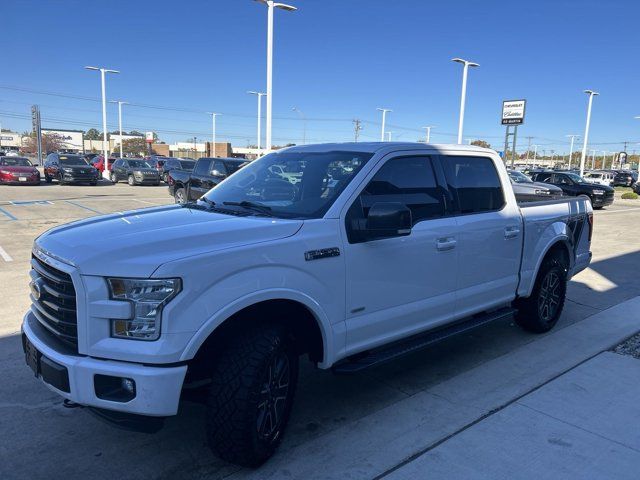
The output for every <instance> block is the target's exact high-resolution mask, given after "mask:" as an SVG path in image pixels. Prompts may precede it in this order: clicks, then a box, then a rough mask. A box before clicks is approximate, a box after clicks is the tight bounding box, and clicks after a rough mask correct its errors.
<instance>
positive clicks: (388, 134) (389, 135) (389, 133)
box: [387, 132, 393, 142]
mask: <svg viewBox="0 0 640 480" xmlns="http://www.w3.org/2000/svg"><path fill="white" fill-rule="evenodd" d="M392 133H393V132H387V142H390V141H391V134H392Z"/></svg>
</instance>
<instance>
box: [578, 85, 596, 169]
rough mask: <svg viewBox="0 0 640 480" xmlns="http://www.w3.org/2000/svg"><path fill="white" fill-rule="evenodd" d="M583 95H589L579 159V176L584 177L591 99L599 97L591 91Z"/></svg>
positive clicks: (586, 91)
mask: <svg viewBox="0 0 640 480" xmlns="http://www.w3.org/2000/svg"><path fill="white" fill-rule="evenodd" d="M584 93H586V94H588V95H589V104H588V106H587V124H586V125H585V128H584V143H583V144H582V157H581V158H580V176H581V177H582V176H583V175H584V162H585V160H586V158H587V145H588V142H589V124H590V123H591V105H592V103H593V97H594V96H596V95H600V94H599V93H598V92H594V91H593V90H585V91H584Z"/></svg>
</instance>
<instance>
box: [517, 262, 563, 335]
mask: <svg viewBox="0 0 640 480" xmlns="http://www.w3.org/2000/svg"><path fill="white" fill-rule="evenodd" d="M566 295H567V271H566V268H565V267H564V265H562V263H560V261H559V260H558V258H557V257H551V258H549V259H545V260H544V261H543V263H542V266H541V267H540V271H539V272H538V276H537V278H536V283H535V285H534V286H533V292H531V296H530V297H528V298H521V299H518V300H517V301H516V305H515V306H516V308H517V309H518V312H517V313H516V316H515V320H516V323H517V324H518V325H520V326H521V327H522V328H524V329H525V330H528V331H530V332H535V333H544V332H548V331H549V330H551V329H552V328H553V327H554V326H555V325H556V323H558V319H559V318H560V315H561V314H562V309H563V308H564V302H565V298H566Z"/></svg>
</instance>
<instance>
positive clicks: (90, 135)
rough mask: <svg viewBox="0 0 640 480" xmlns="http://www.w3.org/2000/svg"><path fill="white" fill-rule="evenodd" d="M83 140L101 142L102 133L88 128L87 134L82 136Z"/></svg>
mask: <svg viewBox="0 0 640 480" xmlns="http://www.w3.org/2000/svg"><path fill="white" fill-rule="evenodd" d="M84 138H85V140H102V133H100V132H99V131H98V130H97V129H95V128H90V129H89V130H87V133H85V134H84Z"/></svg>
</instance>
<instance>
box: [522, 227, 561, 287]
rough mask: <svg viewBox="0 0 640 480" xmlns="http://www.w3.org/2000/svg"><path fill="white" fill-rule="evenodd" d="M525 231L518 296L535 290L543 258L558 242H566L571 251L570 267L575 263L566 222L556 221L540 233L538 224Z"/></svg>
mask: <svg viewBox="0 0 640 480" xmlns="http://www.w3.org/2000/svg"><path fill="white" fill-rule="evenodd" d="M526 230H528V232H527V231H525V240H524V249H523V253H522V267H521V269H520V284H519V285H518V296H520V297H528V296H529V295H531V292H532V291H533V286H534V284H535V281H536V277H537V276H538V271H539V270H540V266H541V265H542V260H543V259H544V257H545V256H546V255H547V253H548V252H549V250H550V249H551V248H552V247H553V246H554V245H555V244H557V243H558V242H561V243H563V244H564V246H565V247H566V248H567V252H568V253H569V262H570V265H569V269H571V266H572V265H573V262H574V258H573V255H572V253H571V252H572V250H571V247H570V244H569V236H570V232H569V229H568V228H567V224H566V223H564V222H554V223H552V224H550V225H548V226H547V227H546V228H544V230H542V232H540V233H538V228H536V225H535V224H534V225H531V226H528V227H527V229H526Z"/></svg>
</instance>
